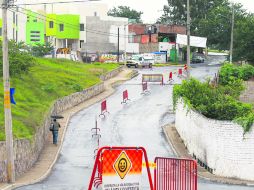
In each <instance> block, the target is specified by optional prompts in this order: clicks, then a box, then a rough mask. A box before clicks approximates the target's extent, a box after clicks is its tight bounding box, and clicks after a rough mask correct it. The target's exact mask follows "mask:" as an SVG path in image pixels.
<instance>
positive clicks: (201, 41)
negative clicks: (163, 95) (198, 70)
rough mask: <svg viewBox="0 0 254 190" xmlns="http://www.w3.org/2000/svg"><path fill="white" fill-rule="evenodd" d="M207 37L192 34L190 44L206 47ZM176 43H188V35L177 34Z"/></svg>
mask: <svg viewBox="0 0 254 190" xmlns="http://www.w3.org/2000/svg"><path fill="white" fill-rule="evenodd" d="M206 42H207V38H204V37H197V36H190V46H193V47H200V48H206ZM176 43H177V44H181V45H187V35H182V34H177V38H176Z"/></svg>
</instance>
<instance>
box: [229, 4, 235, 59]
mask: <svg viewBox="0 0 254 190" xmlns="http://www.w3.org/2000/svg"><path fill="white" fill-rule="evenodd" d="M231 22H232V25H231V40H230V57H229V61H230V63H232V59H233V46H234V25H235V10H234V4H232V21H231Z"/></svg>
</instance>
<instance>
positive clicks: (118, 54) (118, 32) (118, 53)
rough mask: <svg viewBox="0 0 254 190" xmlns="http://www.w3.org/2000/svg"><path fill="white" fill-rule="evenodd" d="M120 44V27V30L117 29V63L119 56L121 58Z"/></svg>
mask: <svg viewBox="0 0 254 190" xmlns="http://www.w3.org/2000/svg"><path fill="white" fill-rule="evenodd" d="M119 43H120V31H119V27H118V29H117V63H119V56H120V47H119Z"/></svg>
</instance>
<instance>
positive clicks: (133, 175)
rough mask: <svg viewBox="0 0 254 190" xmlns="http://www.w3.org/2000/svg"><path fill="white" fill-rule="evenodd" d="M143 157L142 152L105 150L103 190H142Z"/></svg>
mask: <svg viewBox="0 0 254 190" xmlns="http://www.w3.org/2000/svg"><path fill="white" fill-rule="evenodd" d="M142 157H143V152H142V150H124V151H123V150H105V151H104V152H103V160H102V182H103V184H102V188H103V190H113V189H114V190H115V189H117V190H125V189H141V175H142Z"/></svg>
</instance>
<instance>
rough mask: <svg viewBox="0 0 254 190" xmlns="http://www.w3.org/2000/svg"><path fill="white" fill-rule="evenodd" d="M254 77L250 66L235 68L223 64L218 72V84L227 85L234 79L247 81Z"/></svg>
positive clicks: (253, 70) (228, 64)
mask: <svg viewBox="0 0 254 190" xmlns="http://www.w3.org/2000/svg"><path fill="white" fill-rule="evenodd" d="M252 77H254V67H253V66H251V65H244V66H236V65H233V64H230V63H227V62H226V63H225V64H224V65H223V66H222V67H221V70H220V84H222V85H228V84H230V83H232V81H234V80H236V79H238V80H239V79H240V80H244V81H247V80H249V79H250V78H252Z"/></svg>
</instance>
